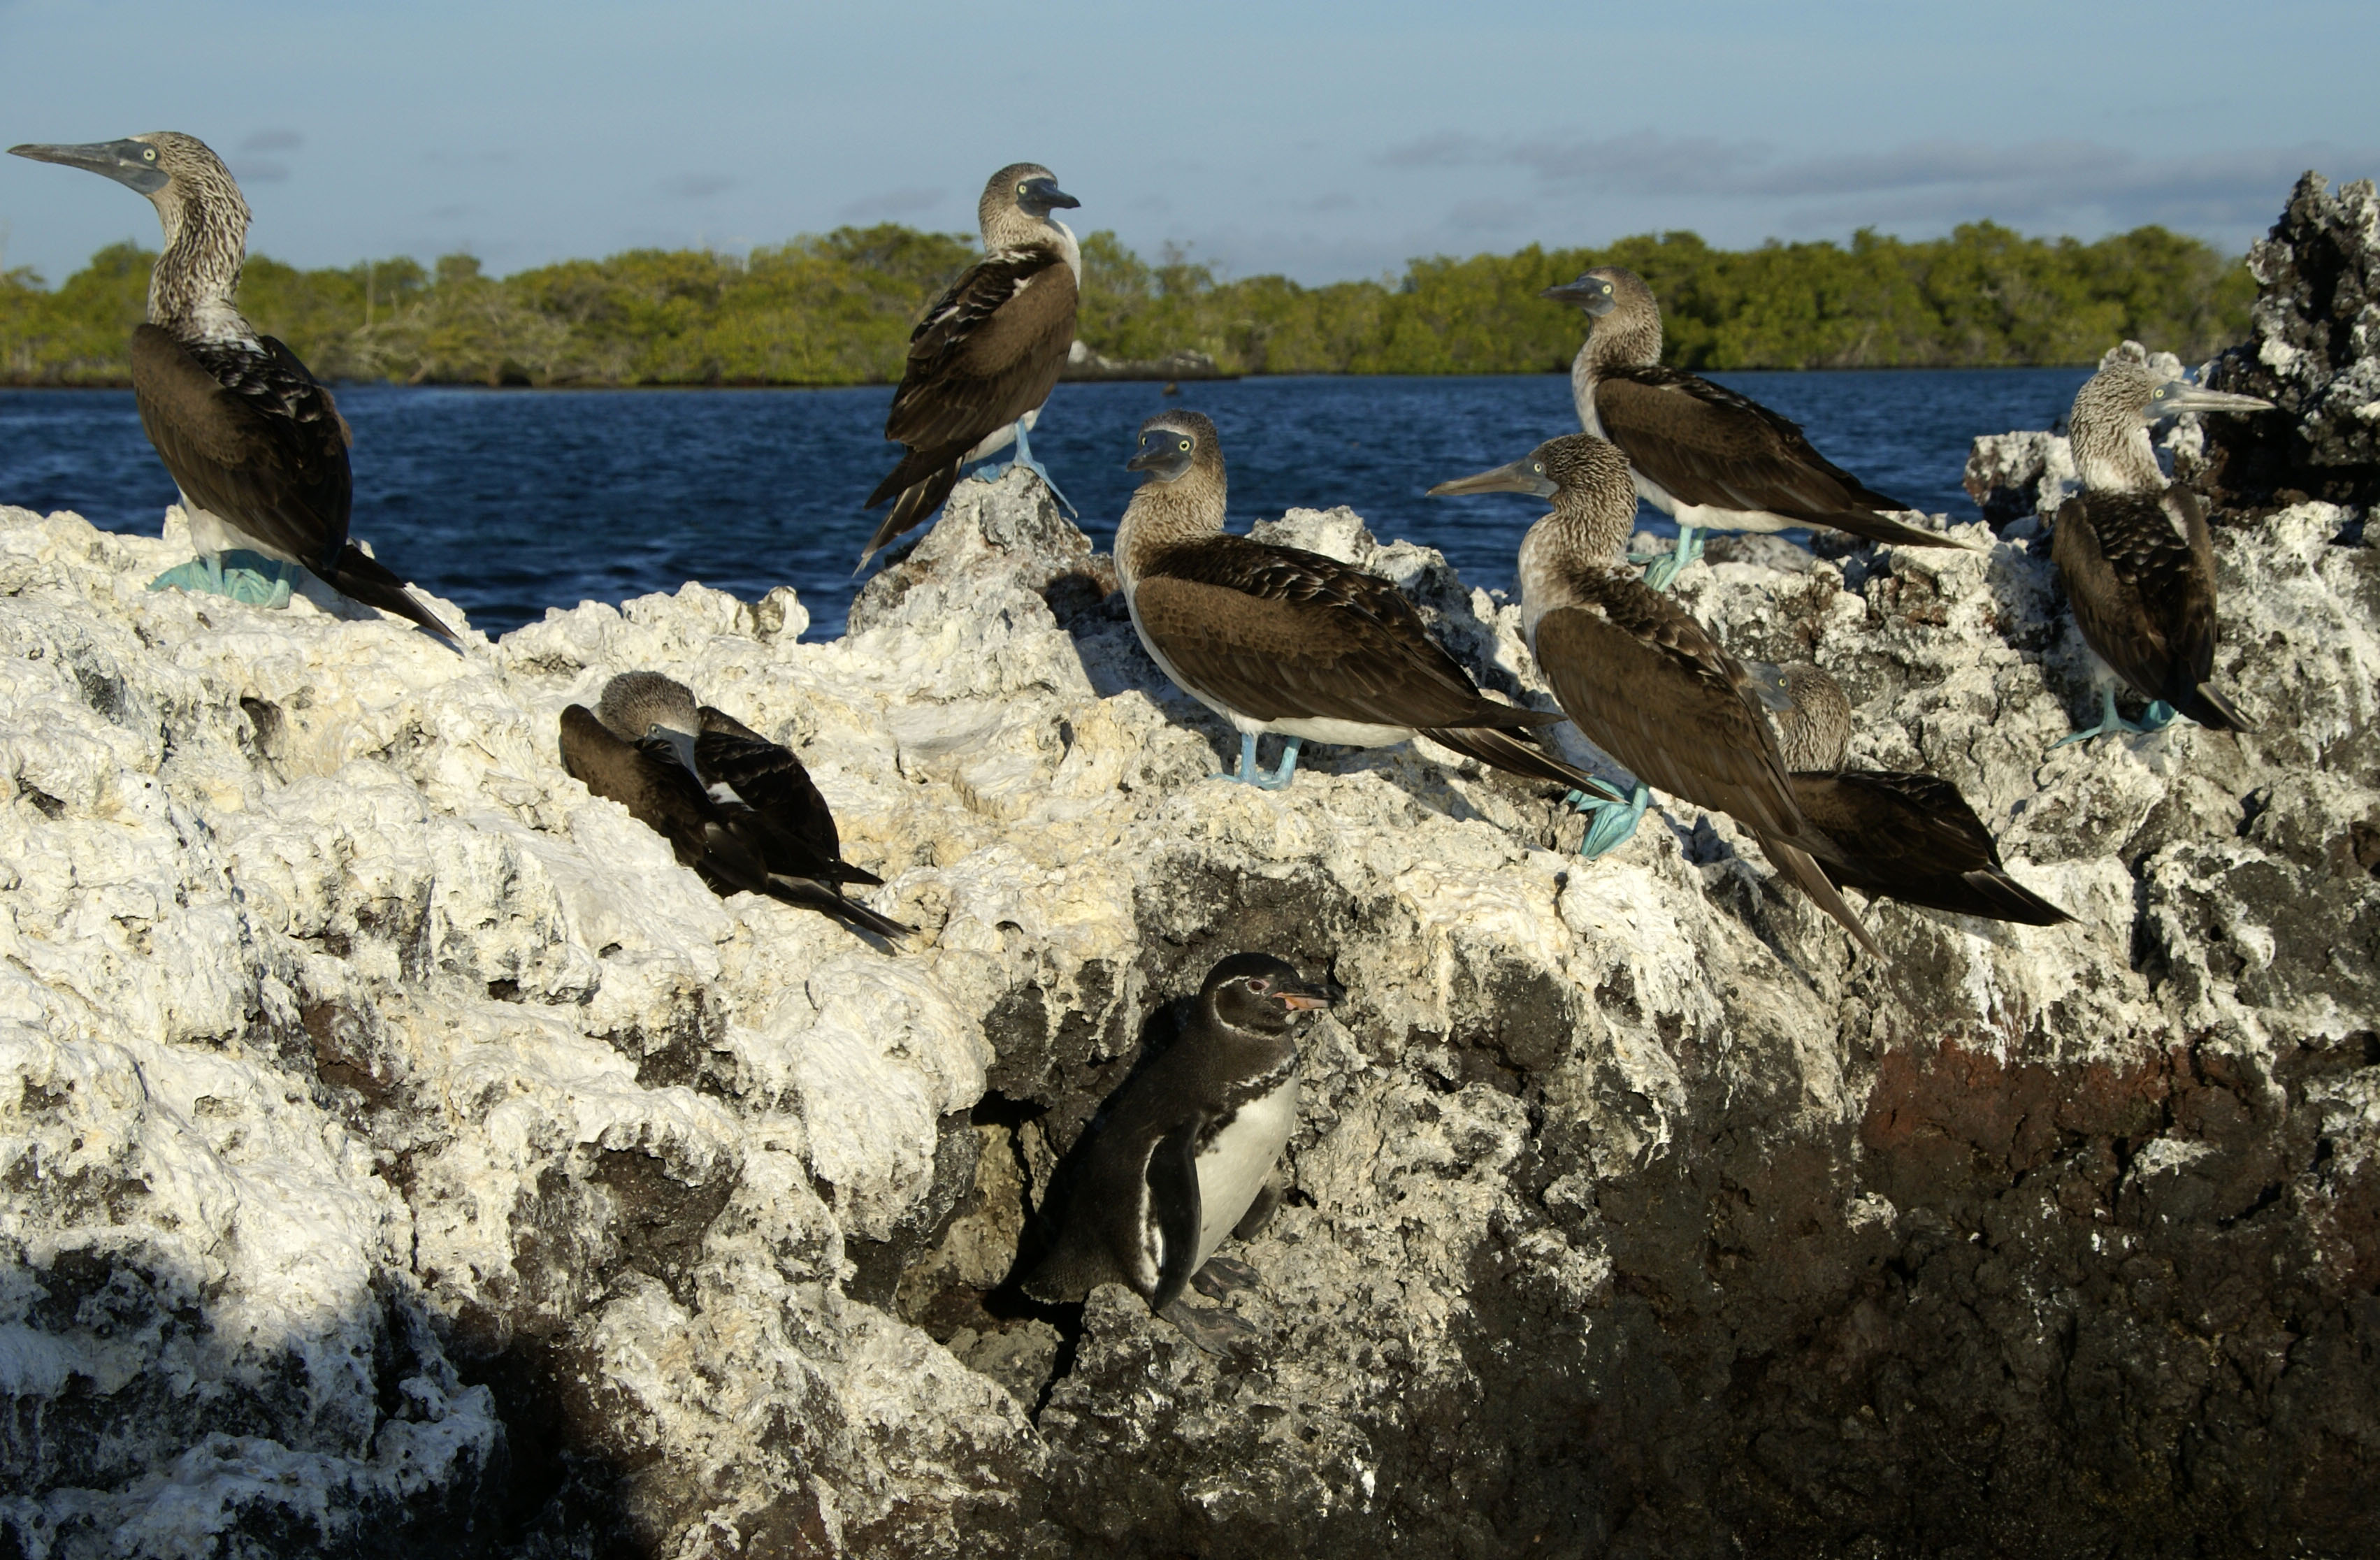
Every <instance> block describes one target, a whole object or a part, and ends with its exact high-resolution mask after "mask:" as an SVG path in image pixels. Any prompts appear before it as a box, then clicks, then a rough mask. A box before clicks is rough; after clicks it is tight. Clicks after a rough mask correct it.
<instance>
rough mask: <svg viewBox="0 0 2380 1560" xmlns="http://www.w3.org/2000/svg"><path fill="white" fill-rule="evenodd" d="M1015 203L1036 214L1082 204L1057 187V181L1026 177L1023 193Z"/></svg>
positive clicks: (1043, 214)
mask: <svg viewBox="0 0 2380 1560" xmlns="http://www.w3.org/2000/svg"><path fill="white" fill-rule="evenodd" d="M1016 203H1017V204H1018V205H1020V206H1022V207H1024V208H1025V209H1026V211H1028V212H1033V213H1034V214H1035V215H1037V216H1048V215H1049V214H1050V212H1053V211H1056V210H1058V209H1059V208H1061V207H1065V208H1069V209H1071V208H1073V207H1075V206H1079V205H1081V204H1082V202H1081V201H1080V200H1075V198H1074V197H1073V196H1071V195H1069V194H1067V193H1066V192H1065V191H1064V190H1062V189H1061V188H1059V187H1058V181H1057V180H1056V179H1052V178H1038V179H1027V180H1026V183H1025V194H1024V196H1023V197H1022V198H1021V199H1020V200H1018V201H1017V202H1016Z"/></svg>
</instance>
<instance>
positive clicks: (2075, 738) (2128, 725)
mask: <svg viewBox="0 0 2380 1560" xmlns="http://www.w3.org/2000/svg"><path fill="white" fill-rule="evenodd" d="M2173 715H2174V709H2173V706H2171V705H2169V704H2168V703H2166V702H2165V700H2163V699H2156V700H2155V701H2153V702H2152V703H2151V704H2150V705H2149V707H2148V708H2146V709H2144V710H2143V711H2142V712H2141V719H2140V720H2139V722H2138V723H2137V724H2136V723H2134V722H2132V721H2130V720H2125V719H2124V718H2123V717H2122V716H2121V715H2119V714H2117V713H2116V690H2115V689H2114V688H2113V687H2110V686H2109V685H2108V684H2107V683H2100V684H2099V723H2098V724H2097V725H2095V726H2093V727H2090V728H2089V729H2088V730H2085V731H2080V732H2075V733H2074V734H2073V735H2072V736H2070V737H2060V738H2059V739H2058V741H2056V742H2054V743H2052V744H2050V745H2049V751H2050V752H2052V753H2055V752H2057V751H2058V749H2059V748H2061V747H2064V746H2066V745H2067V744H2069V743H2077V742H2089V741H2090V740H2091V739H2092V738H2093V737H2109V736H2114V735H2115V734H2116V733H2117V732H2159V731H2163V730H2164V729H2165V728H2166V727H2167V726H2168V725H2169V724H2170V723H2171V722H2172V720H2173Z"/></svg>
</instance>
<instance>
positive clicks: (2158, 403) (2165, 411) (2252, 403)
mask: <svg viewBox="0 0 2380 1560" xmlns="http://www.w3.org/2000/svg"><path fill="white" fill-rule="evenodd" d="M2274 409H2275V407H2274V405H2273V404H2272V403H2271V402H2270V401H2265V400H2261V399H2259V398H2258V397H2256V396H2253V395H2234V394H2232V393H2229V392H2228V391H2223V390H2208V389H2206V388H2205V387H2204V386H2203V385H2195V384H2192V383H2191V382H2190V381H2188V380H2168V381H2165V382H2164V383H2163V384H2161V385H2158V386H2157V387H2156V389H2155V390H2154V391H2151V392H2150V393H2149V410H2148V416H2149V420H2150V421H2152V422H2154V421H2155V420H2156V419H2157V418H2159V417H2182V416H2185V415H2187V414H2189V413H2192V412H2269V411H2272V410H2274Z"/></svg>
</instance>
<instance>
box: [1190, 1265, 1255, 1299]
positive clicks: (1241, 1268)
mask: <svg viewBox="0 0 2380 1560" xmlns="http://www.w3.org/2000/svg"><path fill="white" fill-rule="evenodd" d="M1258 1282H1259V1280H1258V1278H1257V1270H1256V1269H1255V1268H1253V1267H1250V1266H1249V1265H1248V1264H1246V1263H1244V1262H1242V1261H1240V1259H1239V1258H1237V1257H1208V1259H1207V1265H1206V1266H1204V1267H1202V1268H1200V1269H1199V1270H1198V1271H1197V1272H1196V1273H1194V1274H1192V1275H1191V1276H1190V1286H1191V1288H1195V1289H1196V1290H1197V1291H1198V1292H1199V1293H1200V1294H1202V1295H1204V1296H1206V1297H1207V1298H1208V1300H1228V1299H1230V1298H1231V1296H1232V1294H1233V1291H1234V1290H1238V1289H1252V1288H1256V1286H1257V1283H1258Z"/></svg>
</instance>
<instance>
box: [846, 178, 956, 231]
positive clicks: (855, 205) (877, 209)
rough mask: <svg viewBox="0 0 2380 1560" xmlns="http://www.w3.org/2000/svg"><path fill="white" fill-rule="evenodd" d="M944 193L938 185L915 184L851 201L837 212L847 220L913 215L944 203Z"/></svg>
mask: <svg viewBox="0 0 2380 1560" xmlns="http://www.w3.org/2000/svg"><path fill="white" fill-rule="evenodd" d="M942 195H943V191H942V190H941V188H940V187H932V188H929V187H926V186H923V185H913V186H908V187H904V188H900V189H888V190H885V191H884V192H883V193H882V194H880V195H870V196H868V197H867V198H865V199H864V200H854V201H851V202H850V203H849V204H847V205H845V206H844V208H843V209H842V210H841V212H838V213H837V214H838V215H840V216H841V217H843V218H844V220H845V221H846V222H859V221H863V220H865V219H867V218H869V217H875V218H877V219H879V220H882V219H885V218H888V217H913V216H917V215H920V214H922V213H924V212H930V211H932V210H934V209H935V208H936V207H937V206H940V205H941V203H942Z"/></svg>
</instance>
